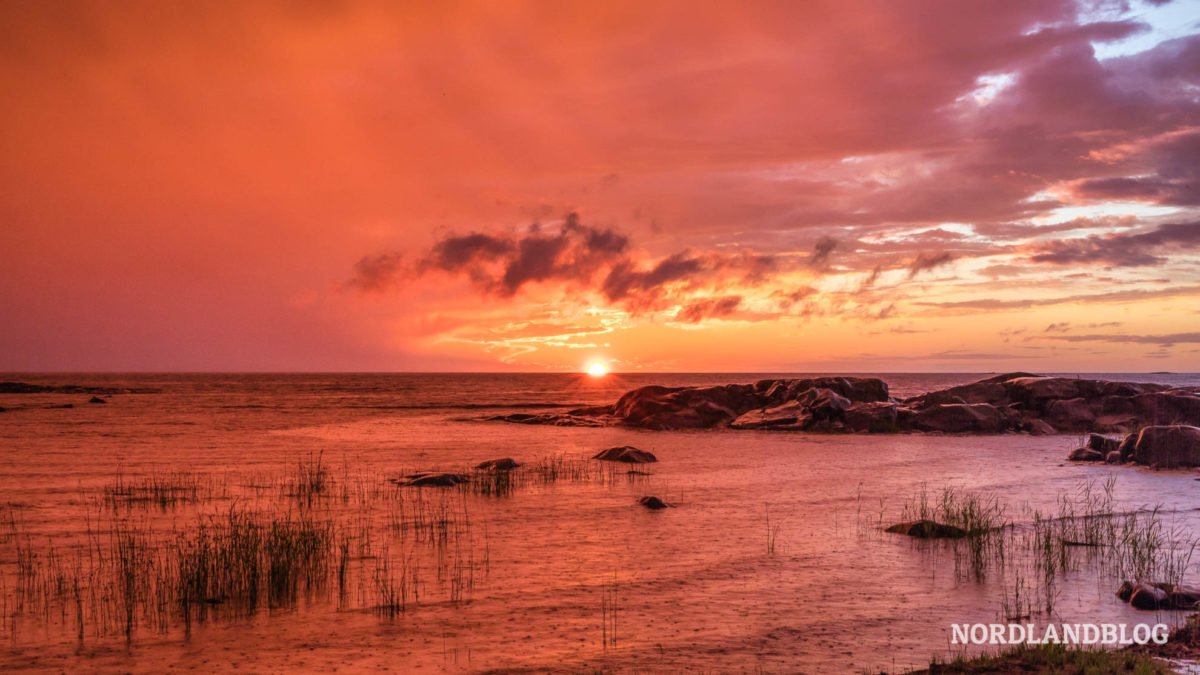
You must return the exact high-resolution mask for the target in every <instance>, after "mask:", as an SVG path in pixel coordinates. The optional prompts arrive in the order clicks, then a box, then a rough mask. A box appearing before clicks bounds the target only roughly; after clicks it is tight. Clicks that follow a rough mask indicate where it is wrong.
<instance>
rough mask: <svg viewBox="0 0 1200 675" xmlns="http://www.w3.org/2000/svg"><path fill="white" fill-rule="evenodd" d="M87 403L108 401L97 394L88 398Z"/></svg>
mask: <svg viewBox="0 0 1200 675" xmlns="http://www.w3.org/2000/svg"><path fill="white" fill-rule="evenodd" d="M88 403H108V401H105V400H104V399H102V398H100V397H99V396H93V397H91V398H90V399H88Z"/></svg>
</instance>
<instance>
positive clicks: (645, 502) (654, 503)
mask: <svg viewBox="0 0 1200 675" xmlns="http://www.w3.org/2000/svg"><path fill="white" fill-rule="evenodd" d="M638 503H639V504H641V505H642V506H644V507H646V508H648V509H650V510H651V511H658V510H659V509H669V508H671V507H672V506H674V504H668V503H667V502H664V501H663V500H662V499H659V498H658V497H642V498H641V499H639V500H638Z"/></svg>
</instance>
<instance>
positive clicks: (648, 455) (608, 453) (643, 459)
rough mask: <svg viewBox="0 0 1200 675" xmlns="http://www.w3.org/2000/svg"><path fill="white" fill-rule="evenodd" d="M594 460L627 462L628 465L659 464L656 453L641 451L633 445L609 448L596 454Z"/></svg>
mask: <svg viewBox="0 0 1200 675" xmlns="http://www.w3.org/2000/svg"><path fill="white" fill-rule="evenodd" d="M592 459H599V460H603V461H605V462H625V463H627V464H649V463H651V462H657V461H658V458H657V457H655V456H654V453H652V452H648V451H646V450H640V449H638V448H635V447H633V446H632V445H622V446H619V447H615V448H608V449H607V450H601V451H600V452H598V453H596V454H595V455H594V456H593V457H592Z"/></svg>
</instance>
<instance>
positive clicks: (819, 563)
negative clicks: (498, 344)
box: [0, 374, 1200, 672]
mask: <svg viewBox="0 0 1200 675" xmlns="http://www.w3.org/2000/svg"><path fill="white" fill-rule="evenodd" d="M768 376H772V375H771V374H746V375H729V374H720V375H680V374H664V375H641V374H639V375H611V376H608V377H605V378H600V379H594V378H588V377H584V376H576V375H344V374H340V375H92V374H88V375H82V374H81V375H66V374H55V375H28V374H23V375H17V374H13V375H4V376H0V379H3V380H20V381H25V382H37V383H47V384H84V385H94V386H105V387H132V388H154V389H158V390H160V391H159V393H152V394H149V393H147V394H119V395H114V396H109V397H106V398H108V399H109V402H108V403H107V404H105V405H89V404H87V403H86V401H87V398H88V397H87V396H79V395H63V394H45V395H42V394H39V395H0V406H2V407H4V408H7V409H8V411H7V412H4V413H0V503H2V504H3V505H4V507H5V509H6V512H5V513H6V515H5V516H4V517H5V520H6V521H8V523H7V524H6V525H5V527H6V534H5V535H4V536H3V537H0V578H3V579H4V582H3V585H2V586H0V595H3V596H4V604H3V610H4V612H3V613H4V623H3V628H4V635H3V637H2V638H0V669H17V668H31V669H44V670H55V671H58V670H63V669H77V668H83V669H85V670H93V669H98V670H120V671H128V670H134V671H147V672H151V671H162V670H166V669H172V670H192V671H201V672H209V671H212V670H214V669H230V668H234V667H237V668H241V669H250V670H257V671H278V670H282V669H285V668H290V669H312V670H331V669H339V670H345V671H351V670H360V669H390V670H396V671H400V672H411V671H413V670H427V671H441V670H487V669H536V670H544V669H555V668H562V669H568V670H574V669H595V668H606V669H612V670H626V669H628V670H636V669H715V670H749V669H756V668H760V669H764V670H768V671H788V672H795V671H808V672H827V671H828V670H829V668H830V666H837V669H839V670H843V671H852V672H853V671H860V670H862V669H867V668H871V669H887V670H900V669H904V668H907V667H912V666H919V665H924V664H927V663H928V661H929V659H930V657H931V656H933V655H935V654H943V655H944V654H946V653H947V649H948V641H949V636H950V631H949V626H950V624H951V623H959V622H992V621H995V620H997V617H998V614H999V613H1000V612H1001V608H1002V605H1003V603H1004V602H1005V597H1006V595H1007V594H1010V593H1011V592H1012V588H1013V586H1014V583H1015V579H1014V575H1019V572H1013V571H1012V570H1010V571H1009V572H1008V573H1007V576H1006V573H1005V572H1004V571H1003V570H997V571H995V572H994V573H992V574H989V575H988V576H987V577H986V578H984V579H975V578H968V577H967V576H966V575H963V574H960V573H957V572H956V570H958V569H959V567H960V566H961V565H960V564H957V563H956V560H958V563H961V557H960V556H956V555H955V553H954V551H953V550H952V547H949V546H946V545H941V544H924V543H913V542H911V541H908V540H906V539H903V538H900V537H896V536H892V535H883V534H881V533H879V532H878V531H877V526H878V524H879V523H880V522H883V523H884V524H887V523H888V522H889V521H893V520H894V519H895V518H897V517H898V516H899V514H900V510H901V508H902V506H903V504H904V502H905V501H906V499H909V498H911V497H912V496H914V495H916V494H917V493H919V492H920V491H921V490H922V488H924V489H927V490H929V491H937V490H940V489H942V488H943V487H955V488H959V489H963V490H967V491H973V492H979V493H988V494H994V495H995V496H996V497H997V498H998V499H999V500H1000V501H1001V502H1003V503H1005V504H1006V505H1008V514H1009V516H1010V517H1012V518H1013V519H1020V518H1021V514H1022V513H1025V512H1026V509H1040V510H1043V511H1044V512H1050V511H1054V510H1055V509H1056V505H1057V500H1058V498H1059V495H1060V494H1063V493H1064V492H1066V493H1072V492H1074V491H1076V490H1078V489H1079V486H1080V485H1081V484H1083V483H1084V482H1086V481H1089V480H1091V481H1097V482H1102V481H1104V480H1105V479H1106V478H1108V477H1110V476H1115V477H1116V484H1115V488H1114V490H1113V494H1114V498H1115V500H1116V506H1117V508H1118V509H1121V510H1131V509H1136V508H1141V507H1146V506H1155V505H1161V506H1162V509H1163V513H1164V514H1165V515H1164V518H1165V519H1166V521H1167V524H1168V525H1169V526H1170V527H1171V528H1173V529H1174V530H1175V531H1176V532H1178V533H1180V534H1182V535H1190V536H1195V535H1196V534H1200V514H1198V512H1197V511H1196V507H1197V506H1200V499H1197V497H1198V496H1200V482H1197V479H1196V475H1194V474H1193V473H1190V472H1182V471H1181V472H1151V471H1146V470H1140V469H1133V468H1128V467H1109V466H1094V465H1078V464H1068V463H1066V462H1064V461H1063V458H1064V456H1065V455H1066V453H1067V452H1068V451H1069V450H1070V449H1071V448H1072V447H1074V445H1075V444H1076V442H1077V441H1076V439H1075V438H1074V437H1071V436H1051V437H1029V436H1022V435H1010V436H985V437H948V436H932V435H928V436H927V435H896V436H841V435H804V434H792V433H769V432H729V431H700V432H641V431H634V430H627V429H619V428H561V427H539V426H523V425H511V424H503V423H493V422H484V421H480V418H481V417H483V416H485V415H490V414H499V413H502V412H505V411H507V410H512V409H517V408H528V409H536V408H539V407H545V406H579V405H592V404H599V403H609V402H612V401H613V400H615V399H616V398H617V397H618V396H619V395H620V394H621V393H623V392H624V391H626V390H628V389H631V388H633V387H636V386H641V385H644V384H689V385H692V384H718V383H726V382H750V381H753V380H755V379H761V378H763V377H768ZM982 376H983V375H978V374H954V375H945V374H937V375H930V374H888V375H883V376H882V377H884V379H886V380H887V381H888V382H889V383H890V384H891V386H892V391H893V395H895V396H898V397H904V396H909V395H913V394H917V393H920V392H923V391H928V390H930V389H934V388H941V387H945V386H949V385H952V384H959V383H964V382H970V381H974V380H976V379H979V378H980V377H982ZM1101 377H1109V378H1112V379H1129V380H1136V381H1162V382H1171V383H1177V384H1200V377H1197V376H1195V375H1124V376H1116V375H1114V376H1101ZM62 403H74V404H75V407H74V408H70V409H62V408H48V407H47V406H50V405H56V404H62ZM625 444H630V445H636V446H638V447H641V448H644V449H647V450H651V451H653V452H654V453H655V454H656V455H657V456H658V457H659V460H660V461H659V463H658V464H655V465H653V466H652V469H651V470H652V475H651V476H648V477H640V478H637V479H633V480H630V479H625V478H622V479H610V480H601V481H560V482H557V483H554V484H544V485H543V484H537V485H528V486H525V487H523V488H522V489H519V490H517V491H516V492H515V493H513V494H512V495H510V496H507V497H502V498H495V497H483V496H478V495H473V494H469V493H466V494H463V495H461V496H456V497H453V499H457V500H459V501H458V502H456V505H455V508H456V509H462V510H463V511H464V512H468V511H469V513H470V523H471V528H472V534H471V537H470V542H469V544H468V545H469V547H470V550H469V555H470V557H471V560H472V561H473V563H472V564H474V565H475V568H473V569H474V570H475V571H474V576H473V580H472V587H471V588H470V590H469V592H468V593H466V597H460V598H457V599H455V598H453V597H452V596H453V593H452V592H451V591H449V590H448V589H447V583H448V582H447V581H446V580H445V579H438V578H436V575H435V574H434V568H435V566H436V563H434V562H429V563H427V564H425V566H424V567H422V570H423V572H422V574H423V575H424V576H423V578H422V580H421V581H420V582H419V586H420V590H421V597H420V600H419V601H418V602H416V603H415V605H414V606H411V607H408V608H407V611H405V612H404V613H403V614H402V615H399V616H395V617H381V616H379V615H378V614H377V613H376V612H374V611H372V606H373V605H374V604H375V601H374V597H375V590H374V589H375V586H374V579H375V578H377V577H378V569H379V565H380V560H381V559H383V558H384V557H388V556H391V557H393V558H395V557H397V556H399V557H403V556H409V555H411V556H414V558H412V559H413V560H416V559H417V558H418V557H419V556H423V555H426V553H425V552H422V550H420V546H419V545H418V544H414V543H413V542H412V541H410V540H407V539H405V538H403V537H401V536H399V535H397V534H395V533H391V534H389V533H388V531H387V528H385V527H382V525H380V524H381V523H383V522H384V520H385V519H386V517H387V516H386V515H385V512H386V510H387V509H388V508H394V506H393V507H389V506H388V504H389V503H390V502H388V500H389V499H391V498H392V496H393V493H394V492H396V491H399V490H402V489H401V488H396V487H393V486H391V485H389V484H387V483H386V479H387V478H388V477H394V476H397V475H400V474H401V473H402V472H405V471H408V470H412V469H456V468H467V467H470V466H471V465H473V464H475V463H476V462H479V461H481V460H485V459H490V458H494V457H504V456H511V457H514V458H517V459H518V460H520V461H525V462H534V461H537V460H539V459H541V458H546V457H554V456H559V455H565V456H566V457H568V458H585V457H588V456H590V455H591V454H593V453H595V452H596V451H597V450H599V449H601V448H604V447H608V446H611V445H625ZM314 454H316V455H319V456H320V458H321V461H322V462H323V463H324V465H325V466H327V467H329V469H330V471H331V474H332V476H333V478H332V480H333V481H334V482H335V483H338V482H342V483H345V484H347V485H349V484H351V483H353V484H354V485H355V486H357V487H356V488H355V489H357V490H359V492H360V493H365V492H366V491H368V490H370V491H375V493H376V494H378V495H379V496H378V500H379V504H380V505H379V506H378V507H370V508H367V507H363V506H361V505H360V506H353V505H352V504H354V503H357V502H356V501H354V499H350V498H347V499H346V500H340V499H333V500H330V503H328V504H326V503H319V504H318V505H317V506H316V507H314V509H315V511H314V512H315V513H316V514H317V515H318V517H321V518H329V519H336V520H338V522H342V523H351V522H354V521H355V519H356V518H357V519H358V520H360V521H370V522H369V523H368V524H367V525H365V526H362V527H358V529H357V530H356V531H358V532H366V531H367V530H368V529H370V528H371V527H374V526H378V527H376V528H375V532H376V533H375V534H373V535H371V537H372V540H371V541H370V542H366V543H365V544H364V545H362V546H360V544H363V542H357V541H356V543H355V549H356V551H357V552H358V554H356V556H355V557H354V560H353V562H352V563H351V575H352V576H353V578H354V579H355V581H353V582H352V584H351V586H352V588H353V590H352V592H351V593H350V594H349V598H348V599H343V600H341V601H339V600H338V599H336V598H332V597H330V594H329V593H322V592H320V591H319V590H318V591H316V592H312V593H307V594H305V598H304V599H303V600H302V601H301V602H298V603H296V604H294V605H292V606H287V607H278V608H275V609H262V610H260V611H257V612H254V613H252V614H250V615H243V616H237V617H232V616H231V617H227V618H221V619H219V620H208V621H204V622H202V623H197V624H196V625H193V626H192V628H191V631H190V633H188V634H185V633H184V631H183V630H182V628H181V627H180V626H179V625H176V624H177V622H172V623H171V624H170V625H167V626H165V627H156V626H152V625H146V624H142V625H138V626H137V627H136V629H135V631H134V633H133V635H132V637H131V639H129V640H126V638H125V636H124V635H123V634H119V633H118V634H114V633H113V632H112V631H110V630H107V629H105V628H103V625H102V624H103V623H104V622H103V620H102V619H101V618H99V617H89V618H88V619H87V620H86V621H85V628H86V630H85V631H84V632H85V634H84V636H83V639H82V640H80V639H79V635H78V628H77V624H76V623H75V619H74V618H73V616H74V615H73V614H71V612H73V611H74V610H73V609H72V610H71V611H70V612H68V611H66V610H60V609H54V610H52V611H41V612H40V615H39V616H31V615H30V614H31V611H29V610H30V608H29V607H22V606H20V602H19V599H18V598H19V597H20V593H19V592H18V588H17V587H16V586H17V581H16V579H17V578H18V572H17V570H18V564H19V563H18V556H19V555H20V554H21V553H20V552H21V551H22V550H25V551H30V550H32V551H37V552H38V554H39V555H40V556H42V557H41V558H40V559H41V560H43V561H44V560H46V556H47V555H49V553H48V552H49V551H50V550H52V549H53V550H54V555H56V556H58V557H60V558H63V559H70V558H71V556H73V555H80V551H86V550H87V547H88V546H89V543H88V542H89V537H88V534H87V533H88V531H89V529H92V528H93V526H94V524H95V523H100V522H106V521H105V519H109V518H117V519H118V520H119V519H130V520H132V521H136V522H137V523H140V524H142V525H143V526H145V527H147V528H149V529H150V530H154V531H160V532H167V531H169V530H171V529H172V528H175V529H185V528H186V527H187V524H188V523H191V522H194V521H195V519H196V518H198V517H199V516H198V514H203V513H220V512H222V511H223V510H228V509H229V508H230V507H231V505H232V506H237V507H246V506H247V505H249V507H250V508H260V507H261V508H268V507H272V508H274V507H275V506H277V504H278V503H283V502H286V499H282V500H281V499H280V498H279V497H278V496H277V495H276V496H271V495H272V494H273V493H270V491H269V490H268V491H267V493H266V496H264V492H263V489H262V485H263V484H264V483H270V481H272V480H276V481H277V480H278V478H277V477H278V476H285V475H287V474H288V473H289V472H293V471H294V470H295V467H296V465H297V462H299V461H302V460H304V459H305V458H309V457H311V456H313V455H314ZM175 471H187V472H191V473H193V474H195V475H203V476H210V477H214V478H212V480H213V481H216V482H217V483H219V484H220V485H221V486H222V487H221V489H220V490H219V491H218V492H219V494H220V498H219V499H217V500H214V503H212V504H206V503H201V504H183V505H173V506H171V507H170V508H162V509H159V508H155V507H145V508H143V509H140V510H139V509H136V508H135V509H129V508H126V510H125V511H124V512H117V513H109V512H108V511H109V510H108V509H106V507H105V506H104V502H103V499H102V495H103V494H104V491H105V490H106V488H111V486H112V485H114V484H115V483H116V482H117V481H118V480H120V481H125V482H131V481H132V482H135V481H137V480H139V479H143V478H145V477H147V476H162V475H165V474H167V473H169V472H175ZM118 477H119V478H118ZM272 477H275V478H272ZM364 485H367V486H368V487H367V488H363V486H364ZM407 490H408V491H409V492H411V491H412V490H413V489H411V488H409V489H407ZM424 492H426V493H428V492H429V491H424ZM435 492H437V491H436V490H435ZM456 494H458V493H456ZM650 494H653V495H658V496H660V497H662V498H664V499H666V500H667V501H670V502H673V503H675V504H676V505H677V508H674V509H668V510H665V511H661V512H650V511H647V510H645V509H642V508H640V507H639V506H637V504H636V500H637V499H638V498H639V497H641V496H644V495H650ZM356 499H357V498H356ZM287 508H292V507H287ZM772 532H774V533H775V543H774V553H773V554H771V553H770V552H769V550H768V539H769V538H770V535H771V533H772ZM458 555H460V556H462V555H464V554H462V552H461V550H460V551H459V553H458ZM482 560H486V565H484V564H482V563H480V561H482ZM1198 562H1200V560H1198ZM1018 567H1019V566H1014V568H1013V569H1016V568H1018ZM1189 576H1190V579H1191V580H1192V581H1193V582H1196V581H1200V570H1197V569H1196V567H1195V565H1194V564H1193V565H1192V566H1191V567H1190V568H1189ZM1116 581H1117V580H1114V579H1112V578H1108V577H1106V576H1105V575H1104V574H1102V573H1099V572H1097V571H1096V570H1095V569H1093V567H1092V566H1089V565H1087V564H1081V565H1080V566H1079V569H1078V570H1076V571H1075V572H1073V573H1071V574H1068V575H1067V576H1066V578H1064V579H1063V580H1061V582H1060V583H1059V587H1058V589H1057V600H1056V603H1055V607H1054V611H1055V620H1056V621H1061V622H1077V621H1087V622H1128V623H1135V622H1145V621H1154V620H1158V619H1162V620H1174V618H1175V617H1173V616H1169V615H1166V614H1164V615H1162V616H1158V617H1156V616H1155V615H1154V614H1153V613H1149V614H1147V613H1144V612H1137V611H1135V610H1132V609H1130V608H1129V607H1128V606H1127V605H1125V604H1123V603H1121V602H1120V601H1119V600H1118V599H1117V598H1115V597H1114V595H1113V591H1114V590H1115V587H1116ZM609 607H615V608H616V609H615V612H609V609H608V608H609ZM614 615H615V618H614ZM609 622H611V623H609ZM610 629H611V630H615V633H616V638H615V640H605V636H606V634H607V631H608V630H610Z"/></svg>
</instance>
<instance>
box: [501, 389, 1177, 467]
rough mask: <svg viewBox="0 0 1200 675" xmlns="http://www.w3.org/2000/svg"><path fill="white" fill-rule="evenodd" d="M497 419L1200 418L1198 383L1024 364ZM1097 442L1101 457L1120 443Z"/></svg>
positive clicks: (646, 398)
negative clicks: (1076, 374) (931, 380)
mask: <svg viewBox="0 0 1200 675" xmlns="http://www.w3.org/2000/svg"><path fill="white" fill-rule="evenodd" d="M490 419H493V420H502V421H506V422H514V423H521V424H552V425H568V426H597V425H621V426H629V427H636V428H639V429H654V430H672V429H709V428H730V429H741V430H759V431H815V432H827V433H829V432H850V433H896V432H913V431H924V432H937V433H946V434H996V433H1016V432H1019V433H1029V434H1037V435H1042V434H1054V433H1087V432H1092V433H1097V434H1114V433H1129V432H1131V431H1133V430H1134V429H1138V428H1141V427H1144V426H1154V425H1179V424H1193V425H1195V424H1200V388H1197V387H1171V386H1169V385H1164V384H1148V383H1139V382H1116V381H1107V380H1091V379H1083V378H1067V377H1042V376H1038V375H1033V374H1031V373H1023V372H1017V373H1007V374H1003V375H996V376H994V377H989V378H986V379H983V380H980V381H978V382H972V383H970V384H964V385H958V386H954V387H949V388H947V389H941V390H937V391H932V392H927V393H925V394H921V395H919V396H914V397H911V398H907V399H903V400H897V399H894V398H892V397H891V396H890V394H889V392H888V385H887V383H886V382H884V381H883V380H881V379H878V378H871V377H817V378H798V379H773V380H760V381H758V382H755V383H753V384H727V385H720V386H708V387H664V386H657V385H655V386H648V387H641V388H638V389H634V390H632V391H629V392H627V393H625V394H624V395H623V396H621V397H620V399H618V400H617V402H616V403H614V404H613V405H611V406H595V407H590V408H579V409H576V410H571V411H568V412H565V413H538V414H530V413H517V414H511V415H500V416H496V417H492V418H490ZM1117 443H1118V444H1119V441H1117ZM1090 449H1091V450H1093V451H1096V452H1099V453H1100V455H1101V459H1103V458H1104V455H1105V454H1107V453H1108V452H1111V451H1113V450H1117V449H1120V448H1119V447H1112V448H1110V447H1107V446H1106V447H1104V448H1096V447H1092V448H1090ZM1122 454H1123V455H1128V454H1131V453H1125V452H1123V453H1122Z"/></svg>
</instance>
